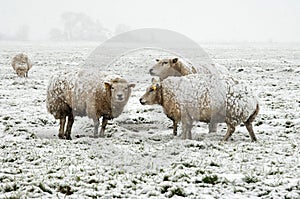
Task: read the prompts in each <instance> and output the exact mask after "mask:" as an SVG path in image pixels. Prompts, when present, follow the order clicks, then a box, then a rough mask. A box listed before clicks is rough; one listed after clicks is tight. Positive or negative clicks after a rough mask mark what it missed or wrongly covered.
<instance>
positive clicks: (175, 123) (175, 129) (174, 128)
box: [173, 120, 178, 136]
mask: <svg viewBox="0 0 300 199" xmlns="http://www.w3.org/2000/svg"><path fill="white" fill-rule="evenodd" d="M177 127H178V121H176V120H173V135H174V136H176V135H177Z"/></svg>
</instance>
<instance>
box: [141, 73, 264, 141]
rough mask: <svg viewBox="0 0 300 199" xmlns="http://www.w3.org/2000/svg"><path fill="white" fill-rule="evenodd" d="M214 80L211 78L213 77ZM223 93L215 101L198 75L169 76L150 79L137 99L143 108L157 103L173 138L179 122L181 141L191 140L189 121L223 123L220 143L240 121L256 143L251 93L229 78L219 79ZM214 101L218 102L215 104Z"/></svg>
mask: <svg viewBox="0 0 300 199" xmlns="http://www.w3.org/2000/svg"><path fill="white" fill-rule="evenodd" d="M213 78H215V77H213ZM220 81H221V82H223V83H224V87H225V90H226V93H225V96H224V99H218V98H217V99H215V98H214V96H213V93H214V92H213V91H211V87H210V85H209V84H208V83H207V79H205V77H204V76H203V75H201V74H193V75H188V76H183V77H169V78H167V79H165V80H163V81H156V80H155V79H153V80H152V85H151V86H150V87H148V88H147V90H146V93H145V94H144V95H143V96H142V97H141V98H140V103H141V104H143V105H152V104H159V105H161V106H162V107H163V110H164V113H165V114H166V115H167V117H168V118H170V119H171V120H172V121H173V127H174V128H173V134H174V135H177V124H178V122H179V121H180V120H181V122H182V131H183V132H182V138H183V139H186V138H188V139H191V138H192V135H191V129H192V126H193V121H201V122H207V123H208V122H211V120H214V122H218V123H221V122H225V123H226V124H227V133H226V135H225V137H224V138H223V141H227V140H228V138H230V136H231V135H232V133H233V132H234V131H235V127H236V126H237V125H239V124H240V123H241V122H243V123H244V124H245V126H246V128H247V130H248V132H249V134H250V136H251V140H252V141H256V140H257V139H256V137H255V134H254V131H253V127H252V122H253V120H254V119H255V117H256V115H257V114H258V111H259V104H258V101H257V99H256V97H255V96H254V95H253V94H252V92H251V91H250V90H249V89H248V88H247V87H246V86H245V85H243V84H240V83H239V82H238V81H236V80H235V79H233V78H232V77H229V76H221V79H220ZM216 100H219V101H218V102H216Z"/></svg>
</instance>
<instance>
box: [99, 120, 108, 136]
mask: <svg viewBox="0 0 300 199" xmlns="http://www.w3.org/2000/svg"><path fill="white" fill-rule="evenodd" d="M107 123H108V119H107V118H106V117H103V118H102V124H101V131H100V137H104V131H105V127H106V125H107Z"/></svg>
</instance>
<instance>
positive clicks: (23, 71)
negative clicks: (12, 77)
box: [11, 53, 32, 77]
mask: <svg viewBox="0 0 300 199" xmlns="http://www.w3.org/2000/svg"><path fill="white" fill-rule="evenodd" d="M11 65H12V67H13V69H14V71H15V72H16V73H17V75H18V76H19V77H28V71H29V70H30V69H31V68H32V63H31V61H30V59H29V58H28V56H27V55H25V54H24V53H20V54H17V55H16V56H15V57H14V58H13V59H12V62H11Z"/></svg>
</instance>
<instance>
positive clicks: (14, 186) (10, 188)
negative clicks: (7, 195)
mask: <svg viewBox="0 0 300 199" xmlns="http://www.w3.org/2000/svg"><path fill="white" fill-rule="evenodd" d="M3 190H4V192H12V191H17V190H18V186H17V184H16V183H13V184H12V185H9V184H7V185H5V186H4V188H3Z"/></svg>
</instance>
